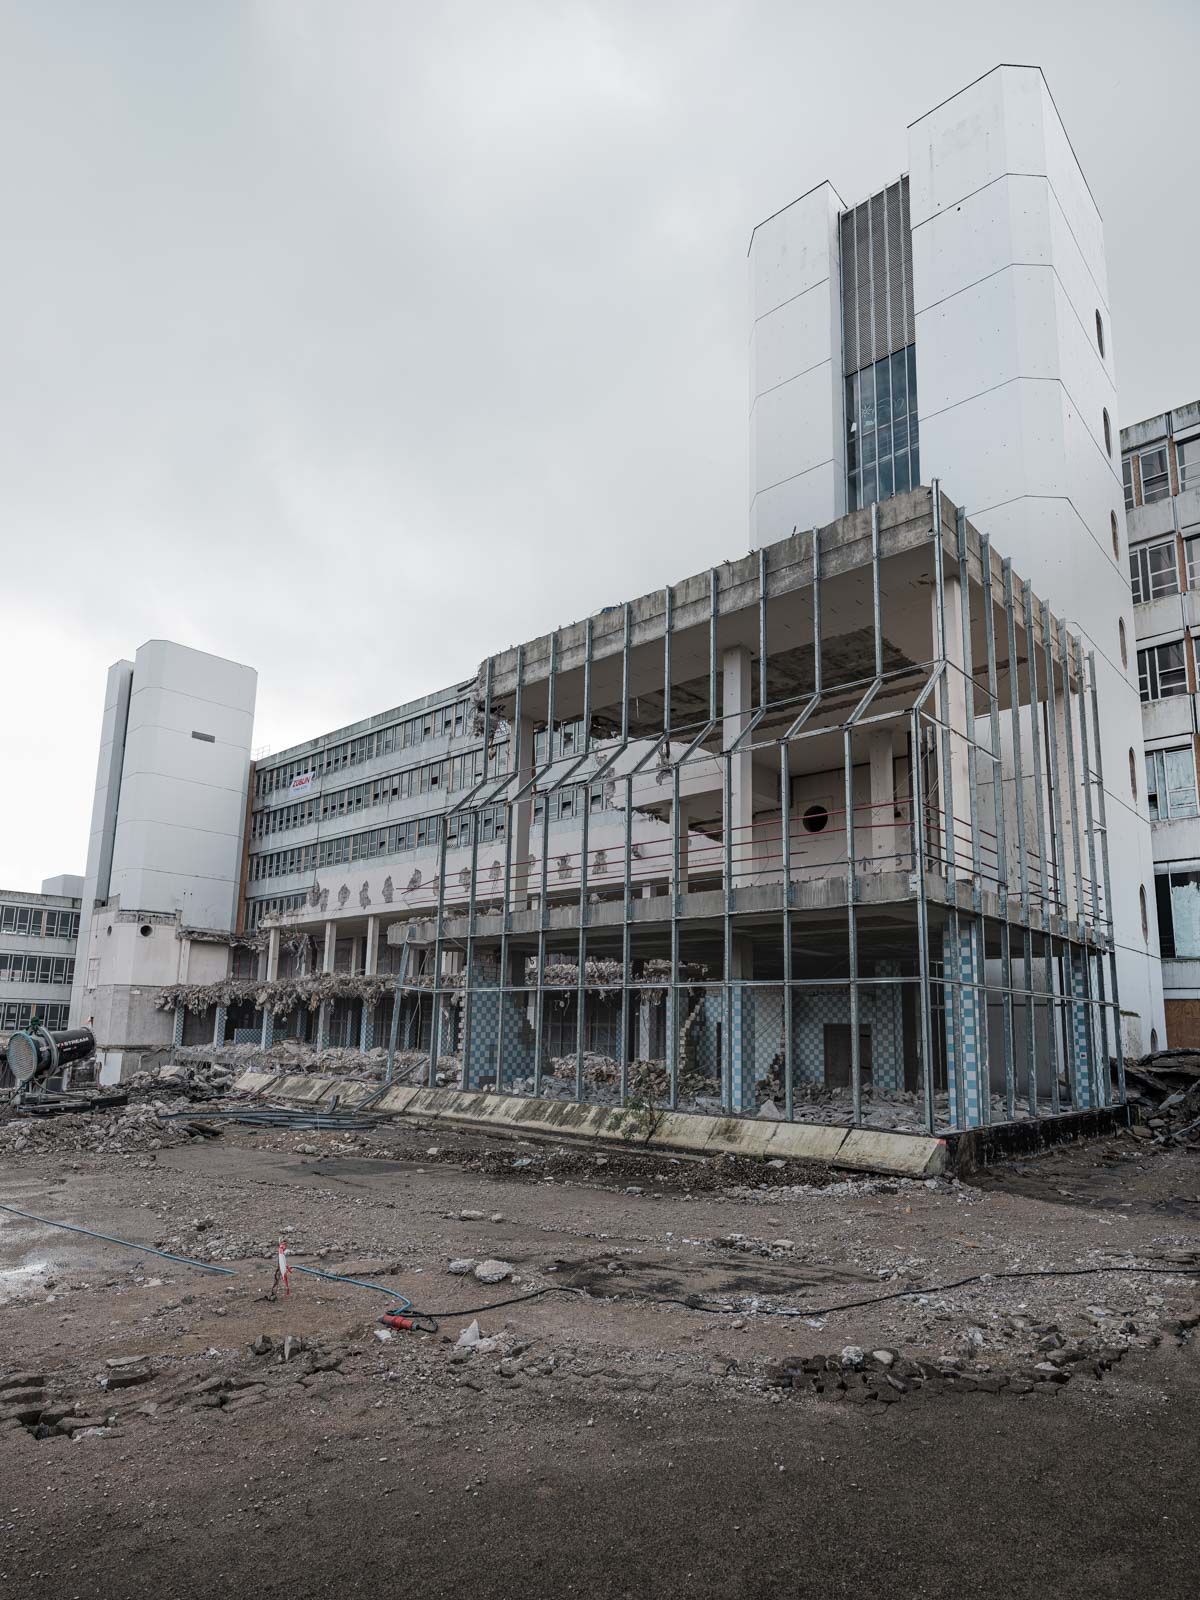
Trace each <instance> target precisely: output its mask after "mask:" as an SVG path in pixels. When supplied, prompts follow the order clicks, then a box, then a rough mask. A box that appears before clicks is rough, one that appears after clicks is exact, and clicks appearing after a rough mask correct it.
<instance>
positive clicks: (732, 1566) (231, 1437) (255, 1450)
mask: <svg viewBox="0 0 1200 1600" xmlns="http://www.w3.org/2000/svg"><path fill="white" fill-rule="evenodd" d="M0 1202H2V1203H3V1204H5V1205H9V1206H15V1207H18V1208H20V1209H22V1210H25V1211H29V1212H33V1213H36V1214H37V1215H39V1216H43V1217H51V1218H55V1219H60V1220H63V1221H69V1222H73V1223H76V1224H79V1225H82V1226H84V1227H88V1228H91V1229H94V1230H98V1231H100V1232H103V1233H108V1234H113V1235H116V1236H119V1237H120V1238H123V1239H127V1240H135V1241H138V1242H140V1243H145V1244H149V1245H153V1246H156V1247H157V1248H159V1249H162V1250H165V1251H169V1252H172V1253H175V1254H180V1255H185V1256H189V1257H193V1258H196V1259H201V1260H204V1261H207V1262H210V1263H211V1264H213V1265H220V1266H224V1267H226V1268H228V1269H230V1270H231V1272H232V1274H233V1275H232V1276H225V1275H218V1274H216V1273H209V1272H205V1271H202V1270H200V1269H198V1268H195V1267H187V1266H182V1265H179V1264H177V1263H174V1262H171V1261H167V1260H164V1259H162V1258H161V1257H156V1256H151V1255H145V1254H140V1253H135V1252H133V1251H131V1250H129V1249H126V1248H124V1247H122V1246H120V1245H113V1244H105V1243H101V1242H98V1241H96V1240H94V1239H91V1238H87V1237H84V1236H83V1235H78V1234H70V1233H66V1232H62V1231H59V1230H57V1229H51V1228H48V1227H45V1226H43V1225H41V1224H39V1223H35V1222H30V1221H27V1220H25V1219H23V1218H19V1217H16V1216H14V1215H12V1214H11V1213H8V1212H3V1211H0V1595H2V1596H4V1597H5V1600H7V1597H8V1596H10V1595H12V1596H21V1597H29V1600H39V1597H49V1596H53V1597H56V1600H57V1597H63V1596H66V1597H70V1596H80V1597H85V1600H91V1597H94V1596H99V1597H101V1600H109V1597H113V1600H116V1597H123V1596H134V1595H137V1596H143V1595H145V1596H149V1595H154V1596H188V1597H190V1596H212V1595H227V1594H228V1595H242V1594H246V1593H254V1594H256V1595H261V1596H266V1597H274V1596H280V1597H283V1596H291V1597H294V1596H308V1595H314V1596H317V1595H328V1594H340V1593H358V1592H367V1591H370V1590H375V1591H379V1590H380V1589H381V1588H383V1587H384V1586H386V1587H387V1588H388V1589H389V1590H398V1591H402V1592H403V1593H405V1594H416V1595H422V1596H424V1595H429V1596H442V1595H446V1596H449V1595H455V1596H466V1597H469V1600H484V1597H490V1596H505V1597H508V1596H513V1595H531V1596H542V1595H549V1596H560V1595H571V1596H605V1597H608V1596H612V1597H641V1596H644V1595H650V1594H655V1595H675V1594H680V1595H688V1596H708V1595H713V1596H716V1595H721V1596H723V1597H727V1596H729V1595H731V1594H733V1595H739V1596H750V1597H758V1596H763V1597H766V1596H772V1597H773V1596H781V1595H787V1596H801V1597H810V1596H811V1597H818V1596H839V1597H840V1596H846V1597H849V1596H855V1597H859V1596H866V1595H879V1596H885V1597H893V1596H895V1597H907V1596H927V1597H941V1596H945V1597H951V1596H953V1597H961V1596H973V1595H988V1596H1006V1597H1009V1596H1038V1597H1041V1596H1048V1595H1055V1596H1089V1597H1106V1596H1114V1597H1115V1596H1122V1597H1129V1596H1141V1595H1154V1596H1156V1597H1160V1600H1171V1597H1175V1596H1179V1597H1183V1596H1185V1595H1187V1596H1190V1595H1192V1594H1194V1593H1195V1592H1196V1572H1197V1570H1198V1568H1197V1562H1198V1559H1200V1525H1198V1521H1197V1517H1196V1514H1195V1504H1196V1493H1197V1489H1198V1488H1200V1467H1198V1465H1197V1452H1196V1445H1195V1441H1196V1438H1197V1429H1198V1425H1200V1360H1198V1359H1197V1355H1198V1353H1200V1275H1197V1269H1200V1160H1197V1157H1196V1156H1194V1155H1189V1154H1187V1153H1185V1152H1182V1151H1172V1152H1166V1153H1160V1152H1158V1151H1155V1150H1151V1149H1148V1148H1147V1147H1146V1145H1145V1144H1144V1143H1139V1142H1137V1141H1136V1140H1133V1139H1131V1138H1128V1137H1121V1138H1116V1139H1113V1140H1110V1141H1106V1142H1104V1143H1100V1144H1094V1145H1089V1146H1081V1147H1077V1148H1073V1149H1069V1150H1064V1151H1061V1152H1056V1153H1053V1154H1051V1155H1049V1156H1045V1157H1043V1158H1041V1159H1039V1160H1036V1161H1027V1162H1024V1163H1018V1164H1016V1165H1014V1166H1009V1167H1004V1168H998V1169H994V1170H992V1171H991V1172H988V1173H986V1174H983V1175H981V1176H980V1177H979V1178H977V1179H975V1180H972V1181H971V1182H969V1183H959V1182H957V1181H952V1180H930V1181H929V1182H905V1181H899V1180H878V1179H874V1180H872V1179H863V1178H861V1177H850V1176H847V1175H846V1174H844V1173H836V1172H835V1173H830V1172H828V1171H825V1170H823V1169H820V1168H809V1167H802V1166H800V1165H798V1164H795V1165H789V1166H781V1165H770V1164H768V1165H766V1166H764V1165H763V1164H762V1163H759V1162H755V1163H750V1162H745V1161H740V1162H734V1161H728V1160H727V1161H723V1162H702V1161H693V1160H688V1159H683V1158H669V1157H663V1156H661V1155H656V1156H650V1155H643V1154H641V1153H640V1152H638V1151H636V1150H626V1149H621V1150H615V1151H607V1152H602V1153H596V1152H592V1151H580V1150H575V1149H557V1150H556V1149H555V1148H554V1147H551V1146H546V1145H539V1144H534V1143H532V1142H526V1141H522V1140H507V1139H500V1138H495V1137H485V1136H480V1135H470V1136H467V1135H447V1133H446V1132H445V1130H435V1129H433V1128H427V1129H422V1128H419V1127H417V1128H413V1127H404V1128H400V1127H397V1126H390V1127H388V1128H386V1129H385V1130H381V1131H373V1132H368V1133H364V1134H361V1135H354V1136H347V1135H338V1134H314V1133H311V1132H307V1133H305V1132H301V1133H281V1132H279V1131H271V1132H265V1133H251V1132H247V1131H239V1130H236V1129H235V1128H234V1127H232V1126H231V1125H226V1126H225V1130H224V1132H223V1134H222V1136H221V1137H220V1138H219V1139H214V1140H211V1141H205V1140H195V1141H192V1142H189V1143H187V1144H184V1145H180V1146H178V1147H175V1148H163V1149H160V1150H157V1151H151V1152H147V1153H143V1154H135V1155H127V1156H120V1155H115V1154H88V1153H80V1152H76V1153H74V1154H72V1153H70V1152H67V1153H64V1154H62V1155H55V1156H53V1157H52V1158H47V1157H45V1156H37V1155H31V1154H26V1155H20V1154H18V1155H16V1156H11V1157H9V1156H6V1157H5V1158H4V1161H3V1163H2V1164H0ZM281 1238H283V1239H285V1240H287V1241H288V1243H289V1245H290V1252H291V1253H290V1260H291V1263H292V1265H293V1267H302V1266H303V1267H309V1268H313V1269H315V1270H318V1271H323V1272H328V1273H339V1274H343V1275H347V1276H352V1277H356V1278H359V1279H361V1280H363V1281H364V1282H368V1281H369V1282H370V1283H372V1284H375V1285H379V1286H381V1288H382V1289H385V1290H387V1291H389V1293H387V1294H385V1293H381V1292H378V1291H376V1290H372V1289H368V1288H361V1287H354V1286H351V1285H348V1284H342V1283H335V1282H331V1281H329V1280H327V1279H321V1278H317V1277H312V1276H307V1275H302V1274H300V1273H297V1272H294V1273H293V1276H292V1284H291V1293H290V1295H289V1296H287V1297H286V1298H285V1297H277V1298H275V1299H273V1300H272V1299H269V1298H268V1295H269V1293H270V1291H271V1286H272V1277H273V1266H274V1258H275V1251H276V1246H277V1243H278V1241H279V1240H280V1239H281ZM488 1259H495V1260H498V1261H499V1262H500V1263H502V1264H503V1265H506V1266H508V1267H509V1268H510V1269H511V1270H510V1273H509V1275H507V1276H505V1277H504V1278H503V1279H502V1280H501V1281H500V1282H497V1283H492V1284H489V1283H485V1282H481V1281H479V1280H478V1279H477V1278H476V1276H475V1275H474V1274H473V1273H472V1272H468V1273H466V1274H459V1273H451V1272H450V1271H449V1270H448V1269H449V1265H450V1263H451V1262H452V1261H454V1262H456V1263H458V1264H461V1263H463V1262H472V1263H478V1262H482V1261H484V1260H488ZM1112 1267H1119V1268H1130V1267H1134V1268H1136V1269H1137V1270H1136V1271H1128V1270H1126V1271H1119V1272H1112V1271H1107V1270H1105V1271H1099V1270H1097V1269H1101V1268H1104V1269H1107V1268H1112ZM1049 1269H1061V1270H1064V1271H1069V1272H1070V1273H1072V1274H1074V1275H1072V1276H1054V1277H1051V1276H1025V1277H1013V1276H1002V1274H1011V1273H1029V1274H1042V1273H1045V1272H1046V1271H1048V1270H1049ZM1189 1269H1190V1270H1189ZM967 1278H969V1279H972V1280H973V1281H971V1282H969V1283H967V1284H964V1285H962V1286H960V1287H957V1288H950V1287H947V1286H948V1285H950V1284H953V1283H957V1282H958V1281H959V1280H962V1279H967ZM539 1290H543V1291H552V1292H544V1293H540V1294H538V1293H537V1291H539ZM912 1290H926V1291H928V1292H923V1293H911V1294H909V1293H906V1294H904V1295H903V1297H897V1296H899V1295H900V1292H901V1291H912ZM391 1293H394V1294H396V1295H397V1296H404V1297H407V1298H408V1299H410V1300H411V1301H412V1302H413V1305H414V1308H415V1309H416V1310H418V1311H422V1312H430V1313H433V1314H434V1315H435V1317H436V1321H437V1323H438V1329H437V1331H436V1332H416V1331H414V1332H406V1331H399V1330H395V1331H393V1330H391V1329H388V1328H385V1327H384V1326H383V1325H382V1324H381V1322H380V1321H379V1320H378V1319H379V1318H380V1316H381V1315H382V1314H384V1313H386V1312H387V1311H388V1309H389V1307H390V1306H391V1305H392V1304H393V1301H392V1299H391ZM888 1295H891V1296H893V1298H890V1299H881V1298H880V1297H883V1296H888ZM527 1296H528V1297H530V1298H526V1297H527ZM503 1300H515V1301H516V1303H514V1304H508V1305H503V1306H498V1307H497V1308H496V1309H494V1310H487V1309H484V1310H478V1311H476V1310H475V1308H479V1307H488V1306H491V1305H494V1304H495V1303H496V1302H498V1301H503ZM855 1301H868V1302H873V1303H868V1304H865V1305H857V1306H854V1307H853V1308H851V1309H845V1310H839V1309H833V1308H837V1307H842V1306H845V1305H846V1304H847V1303H849V1302H855ZM476 1317H477V1320H478V1323H479V1335H480V1337H481V1338H482V1339H483V1341H484V1343H483V1344H482V1346H476V1347H473V1348H461V1349H460V1348H457V1341H458V1339H459V1337H460V1335H461V1334H462V1333H463V1331H464V1329H466V1328H468V1327H469V1325H470V1323H471V1322H472V1321H473V1320H475V1319H476ZM381 1333H382V1334H390V1335H391V1336H390V1337H386V1338H382V1339H381V1338H380V1337H379V1334H381ZM493 1341H494V1342H493ZM285 1354H286V1357H287V1359H284V1357H285ZM39 1435H40V1436H39Z"/></svg>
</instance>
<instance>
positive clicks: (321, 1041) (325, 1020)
mask: <svg viewBox="0 0 1200 1600" xmlns="http://www.w3.org/2000/svg"><path fill="white" fill-rule="evenodd" d="M329 1011H330V1003H329V1001H328V1000H323V1001H322V1002H321V1004H320V1005H319V1006H318V1008H317V1049H318V1050H327V1049H328V1048H329Z"/></svg>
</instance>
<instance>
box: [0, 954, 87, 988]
mask: <svg viewBox="0 0 1200 1600" xmlns="http://www.w3.org/2000/svg"><path fill="white" fill-rule="evenodd" d="M74 981H75V961H74V958H73V957H72V956H32V955H29V954H27V953H26V952H25V951H24V950H0V983H73V982H74Z"/></svg>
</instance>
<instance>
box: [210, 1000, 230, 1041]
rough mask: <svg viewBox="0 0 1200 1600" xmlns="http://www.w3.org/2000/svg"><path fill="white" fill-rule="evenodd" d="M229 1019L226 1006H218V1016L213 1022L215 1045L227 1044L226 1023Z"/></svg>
mask: <svg viewBox="0 0 1200 1600" xmlns="http://www.w3.org/2000/svg"><path fill="white" fill-rule="evenodd" d="M227 1017H228V1013H227V1011H226V1010H225V1007H224V1006H218V1007H217V1015H216V1018H215V1020H214V1022H213V1043H214V1044H224V1043H225V1023H226V1019H227Z"/></svg>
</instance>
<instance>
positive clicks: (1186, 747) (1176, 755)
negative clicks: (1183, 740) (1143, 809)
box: [1146, 743, 1200, 822]
mask: <svg viewBox="0 0 1200 1600" xmlns="http://www.w3.org/2000/svg"><path fill="white" fill-rule="evenodd" d="M1146 798H1147V800H1148V802H1149V805H1150V820H1151V822H1173V821H1176V820H1178V819H1179V818H1182V817H1195V816H1200V805H1198V804H1197V798H1196V752H1195V749H1194V747H1193V745H1192V744H1190V743H1188V744H1182V745H1176V746H1174V747H1173V748H1171V749H1169V750H1147V751H1146Z"/></svg>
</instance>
